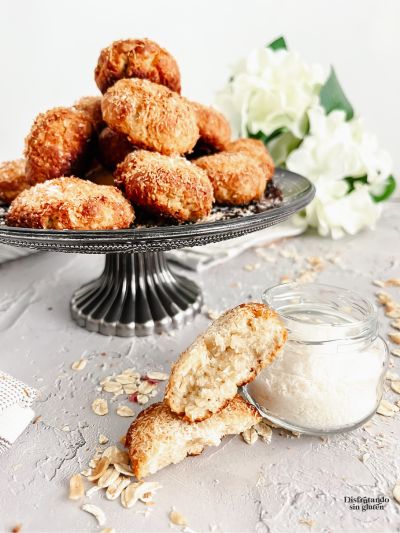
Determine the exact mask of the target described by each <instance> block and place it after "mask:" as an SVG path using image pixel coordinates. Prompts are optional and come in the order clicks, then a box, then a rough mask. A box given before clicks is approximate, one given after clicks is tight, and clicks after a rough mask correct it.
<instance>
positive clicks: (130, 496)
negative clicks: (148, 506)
mask: <svg viewBox="0 0 400 533" xmlns="http://www.w3.org/2000/svg"><path fill="white" fill-rule="evenodd" d="M160 488H161V485H160V483H157V482H156V481H153V482H150V481H146V482H145V481H139V482H138V483H131V484H130V485H128V486H127V487H126V488H125V490H124V491H123V492H122V494H121V503H122V505H123V507H125V508H126V509H130V508H131V507H133V506H134V505H135V503H136V502H137V501H138V500H139V499H141V498H143V497H144V495H145V494H147V493H152V494H153V493H154V492H155V491H156V490H158V489H160Z"/></svg>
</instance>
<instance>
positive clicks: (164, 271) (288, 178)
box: [0, 169, 315, 337]
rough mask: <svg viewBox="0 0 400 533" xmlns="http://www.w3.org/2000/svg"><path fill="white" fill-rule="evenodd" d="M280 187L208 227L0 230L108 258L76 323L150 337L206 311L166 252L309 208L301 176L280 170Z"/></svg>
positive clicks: (77, 308) (24, 240)
mask: <svg viewBox="0 0 400 533" xmlns="http://www.w3.org/2000/svg"><path fill="white" fill-rule="evenodd" d="M274 184H275V185H276V186H277V187H278V188H279V189H280V191H281V193H282V199H281V201H279V202H278V203H277V202H273V201H272V202H264V203H263V202H261V204H259V205H258V206H255V207H253V208H249V209H237V208H222V209H221V208H220V209H219V211H218V210H217V212H216V213H214V214H213V215H212V217H211V220H210V221H208V220H207V221H205V222H199V223H196V224H185V225H179V226H171V225H170V226H153V227H143V228H142V227H139V228H132V229H128V230H113V231H69V230H64V231H58V230H41V229H26V228H14V227H10V226H7V225H6V224H5V223H4V214H5V210H3V211H4V212H3V214H2V218H3V220H2V224H1V225H0V242H1V243H4V244H8V245H11V246H22V247H27V248H34V249H37V250H49V251H53V252H72V253H82V254H105V266H104V270H103V273H102V274H101V276H100V277H99V278H97V279H95V280H93V281H91V282H90V283H87V284H85V285H84V286H83V287H81V288H80V289H78V290H77V291H76V292H75V293H74V294H73V296H72V299H71V302H70V309H71V315H72V318H73V319H74V320H75V321H76V322H77V324H78V325H79V326H81V327H84V328H86V329H87V330H89V331H96V332H99V333H102V334H103V335H116V336H121V337H130V336H134V335H136V336H144V335H150V334H152V333H161V332H163V331H170V330H172V329H176V328H179V327H180V326H182V325H183V324H185V323H186V322H188V321H189V320H190V319H191V318H192V317H193V316H194V315H195V314H196V313H198V312H199V311H200V309H201V306H202V302H203V297H202V293H201V289H200V287H199V286H198V285H197V284H196V283H194V282H193V281H192V280H189V279H188V278H186V277H184V276H181V275H178V274H176V273H174V272H173V271H172V270H171V269H170V267H169V265H168V263H167V259H166V256H165V254H164V252H165V251H167V250H172V249H176V248H183V247H188V246H202V245H204V244H208V243H211V242H217V241H222V240H226V239H231V238H234V237H239V236H241V235H244V234H246V233H250V232H254V231H258V230H261V229H264V228H266V227H269V226H273V225H275V224H278V223H279V222H282V221H284V220H286V219H288V218H289V217H290V216H291V215H293V214H294V213H296V212H297V211H299V210H301V209H302V208H303V207H305V206H306V205H307V204H308V203H309V202H310V201H311V200H312V198H313V197H314V193H315V191H314V187H313V185H312V184H311V183H310V182H309V181H308V180H307V179H305V178H303V177H302V176H299V175H297V174H294V173H292V172H289V171H287V170H281V169H278V170H277V171H276V173H275V176H274Z"/></svg>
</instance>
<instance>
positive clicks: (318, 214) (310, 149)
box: [286, 106, 392, 238]
mask: <svg viewBox="0 0 400 533" xmlns="http://www.w3.org/2000/svg"><path fill="white" fill-rule="evenodd" d="M308 116H309V121H310V131H309V135H307V136H306V137H305V139H304V141H303V143H302V144H301V145H300V146H299V148H297V149H296V150H294V151H293V152H292V153H291V154H290V155H289V157H288V159H287V161H286V165H287V168H288V169H289V170H292V171H294V172H298V173H299V174H302V175H304V176H306V177H307V178H308V179H310V180H311V181H312V182H313V183H314V185H315V187H316V197H315V199H314V200H313V202H311V204H309V205H308V206H307V207H306V209H305V218H304V217H303V218H301V217H296V221H297V223H302V224H304V225H307V224H308V225H310V226H313V227H315V228H318V231H319V233H320V234H321V235H329V234H330V235H331V236H332V237H333V238H340V237H342V236H343V235H344V234H345V233H349V234H351V235H354V234H355V233H357V232H359V231H360V230H361V229H363V228H373V227H374V225H375V223H376V221H377V220H378V218H379V216H380V214H381V206H380V205H379V204H377V203H375V202H374V201H373V199H372V197H371V194H379V193H380V192H382V190H383V188H384V184H385V182H386V180H387V178H388V176H389V175H390V174H391V170H392V162H391V158H390V156H389V154H388V153H387V152H386V151H385V150H381V149H380V148H379V146H378V142H377V139H376V137H375V136H374V135H372V134H371V133H369V132H367V131H365V129H364V124H363V122H362V120H361V119H360V118H354V119H352V120H350V121H347V122H346V117H345V113H344V112H342V111H332V112H331V113H330V114H329V115H326V114H325V112H324V110H323V108H322V107H320V106H315V107H313V108H312V109H310V110H309V112H308ZM364 176H366V180H365V181H366V182H365V183H363V182H356V183H355V189H354V190H353V191H351V192H350V193H349V184H348V183H347V182H346V181H345V180H344V179H343V178H345V177H353V178H361V177H364Z"/></svg>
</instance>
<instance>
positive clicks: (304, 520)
mask: <svg viewBox="0 0 400 533" xmlns="http://www.w3.org/2000/svg"><path fill="white" fill-rule="evenodd" d="M299 524H304V525H305V526H308V527H314V526H315V524H316V522H315V520H311V519H310V518H300V520H299Z"/></svg>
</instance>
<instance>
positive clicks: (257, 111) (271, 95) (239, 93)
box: [217, 48, 328, 138]
mask: <svg viewBox="0 0 400 533" xmlns="http://www.w3.org/2000/svg"><path fill="white" fill-rule="evenodd" d="M327 77H328V69H325V68H323V67H321V66H319V65H308V64H307V63H305V62H304V61H303V60H302V59H301V58H300V56H299V54H298V53H296V52H290V51H287V50H276V51H273V50H271V49H269V48H261V49H256V50H253V51H252V52H251V53H250V54H249V56H248V57H247V59H245V60H242V61H241V62H240V63H239V64H238V65H237V66H236V67H235V68H234V70H233V72H232V79H231V81H230V82H229V83H228V84H227V85H226V87H225V88H224V89H223V90H222V91H220V92H219V93H218V95H217V105H218V107H219V108H220V109H221V111H222V112H223V113H225V115H226V116H227V118H228V119H229V120H230V122H231V125H232V128H233V130H234V133H235V134H237V135H239V136H246V135H247V131H249V132H250V133H253V134H255V133H258V132H259V131H262V132H263V133H264V134H265V135H270V134H271V133H273V132H274V131H275V130H277V129H278V128H282V127H286V128H288V130H289V131H291V132H292V133H293V134H294V135H295V136H296V137H298V138H302V137H303V135H304V134H305V131H306V128H307V117H306V113H307V110H308V108H309V107H310V106H311V105H313V104H315V103H316V102H318V94H319V90H320V88H321V86H322V85H323V84H324V82H325V81H326V79H327Z"/></svg>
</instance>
